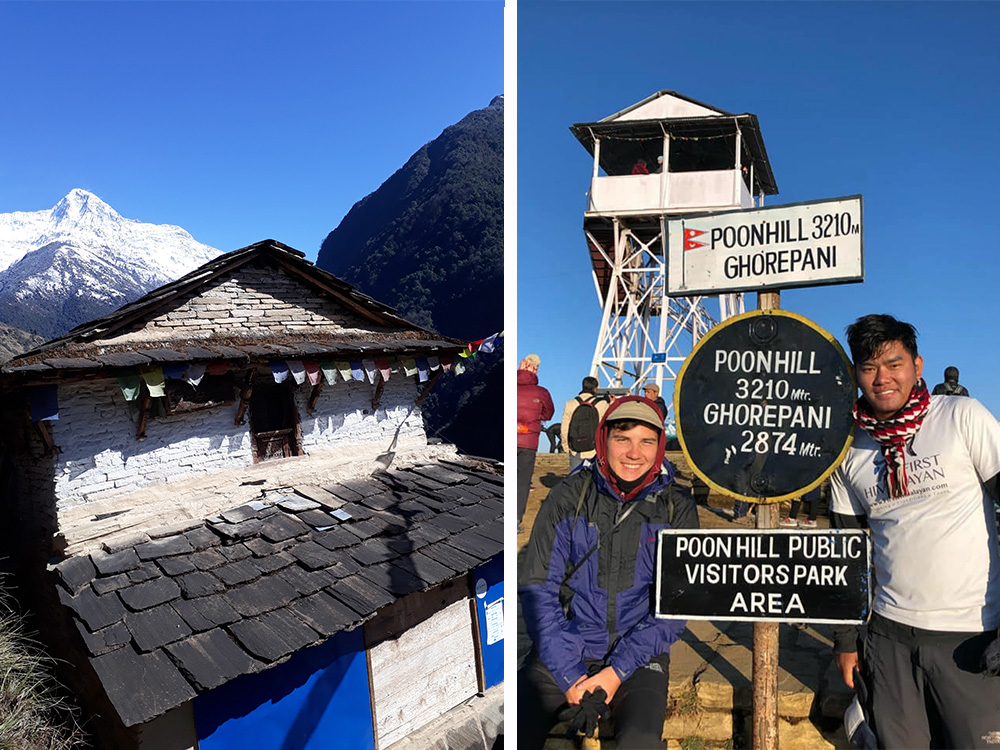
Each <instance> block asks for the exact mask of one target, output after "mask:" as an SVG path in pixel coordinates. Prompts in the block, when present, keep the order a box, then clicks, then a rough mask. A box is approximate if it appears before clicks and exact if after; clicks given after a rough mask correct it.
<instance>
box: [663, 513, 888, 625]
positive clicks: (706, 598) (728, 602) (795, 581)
mask: <svg viewBox="0 0 1000 750" xmlns="http://www.w3.org/2000/svg"><path fill="white" fill-rule="evenodd" d="M656 559H657V576H656V592H655V595H656V600H655V601H656V611H655V614H656V616H657V617H666V618H683V619H688V620H749V621H753V622H765V621H766V622H825V623H836V624H848V623H861V622H864V621H865V620H866V619H867V617H868V611H869V609H870V608H871V574H870V571H871V548H870V542H869V538H868V534H867V532H865V531H863V530H860V529H849V530H848V529H843V530H834V529H831V530H829V531H827V530H815V531H793V530H791V529H768V530H756V531H754V530H749V529H747V530H742V529H664V530H662V531H661V532H660V535H659V540H658V543H657V558H656Z"/></svg>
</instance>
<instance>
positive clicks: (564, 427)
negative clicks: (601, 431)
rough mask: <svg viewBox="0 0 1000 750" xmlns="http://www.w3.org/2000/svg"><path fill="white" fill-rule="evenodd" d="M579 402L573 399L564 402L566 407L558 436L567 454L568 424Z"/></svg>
mask: <svg viewBox="0 0 1000 750" xmlns="http://www.w3.org/2000/svg"><path fill="white" fill-rule="evenodd" d="M579 404H580V402H579V401H577V400H576V399H575V398H571V399H570V400H569V401H567V402H566V407H565V408H564V409H563V416H562V424H561V425H560V426H559V434H560V436H561V437H562V445H563V450H564V451H566V452H567V453H569V423H570V420H572V419H573V412H574V411H576V407H577V406H579Z"/></svg>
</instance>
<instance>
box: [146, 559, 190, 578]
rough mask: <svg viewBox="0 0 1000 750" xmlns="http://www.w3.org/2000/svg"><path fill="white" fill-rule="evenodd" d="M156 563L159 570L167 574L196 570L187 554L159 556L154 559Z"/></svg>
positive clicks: (176, 574)
mask: <svg viewBox="0 0 1000 750" xmlns="http://www.w3.org/2000/svg"><path fill="white" fill-rule="evenodd" d="M156 564H157V565H159V566H160V570H162V571H163V572H164V573H165V574H166V575H168V576H182V575H184V574H185V573H190V572H191V571H193V570H197V568H196V567H195V566H194V563H193V562H191V558H190V557H189V556H188V555H180V556H178V557H161V558H160V559H159V560H157V561H156Z"/></svg>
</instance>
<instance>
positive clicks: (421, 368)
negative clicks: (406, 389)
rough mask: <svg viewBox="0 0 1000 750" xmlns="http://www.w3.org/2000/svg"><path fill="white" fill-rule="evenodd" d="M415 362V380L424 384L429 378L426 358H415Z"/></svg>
mask: <svg viewBox="0 0 1000 750" xmlns="http://www.w3.org/2000/svg"><path fill="white" fill-rule="evenodd" d="M415 361H416V363H417V380H418V381H419V382H421V383H426V382H427V379H428V378H429V377H430V376H431V374H430V366H429V365H428V364H427V357H417V358H416V360H415Z"/></svg>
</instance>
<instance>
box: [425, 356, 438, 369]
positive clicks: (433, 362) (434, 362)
mask: <svg viewBox="0 0 1000 750" xmlns="http://www.w3.org/2000/svg"><path fill="white" fill-rule="evenodd" d="M427 365H428V366H429V367H430V368H431V371H434V370H438V369H440V368H441V362H440V360H438V358H437V357H428V358H427Z"/></svg>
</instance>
